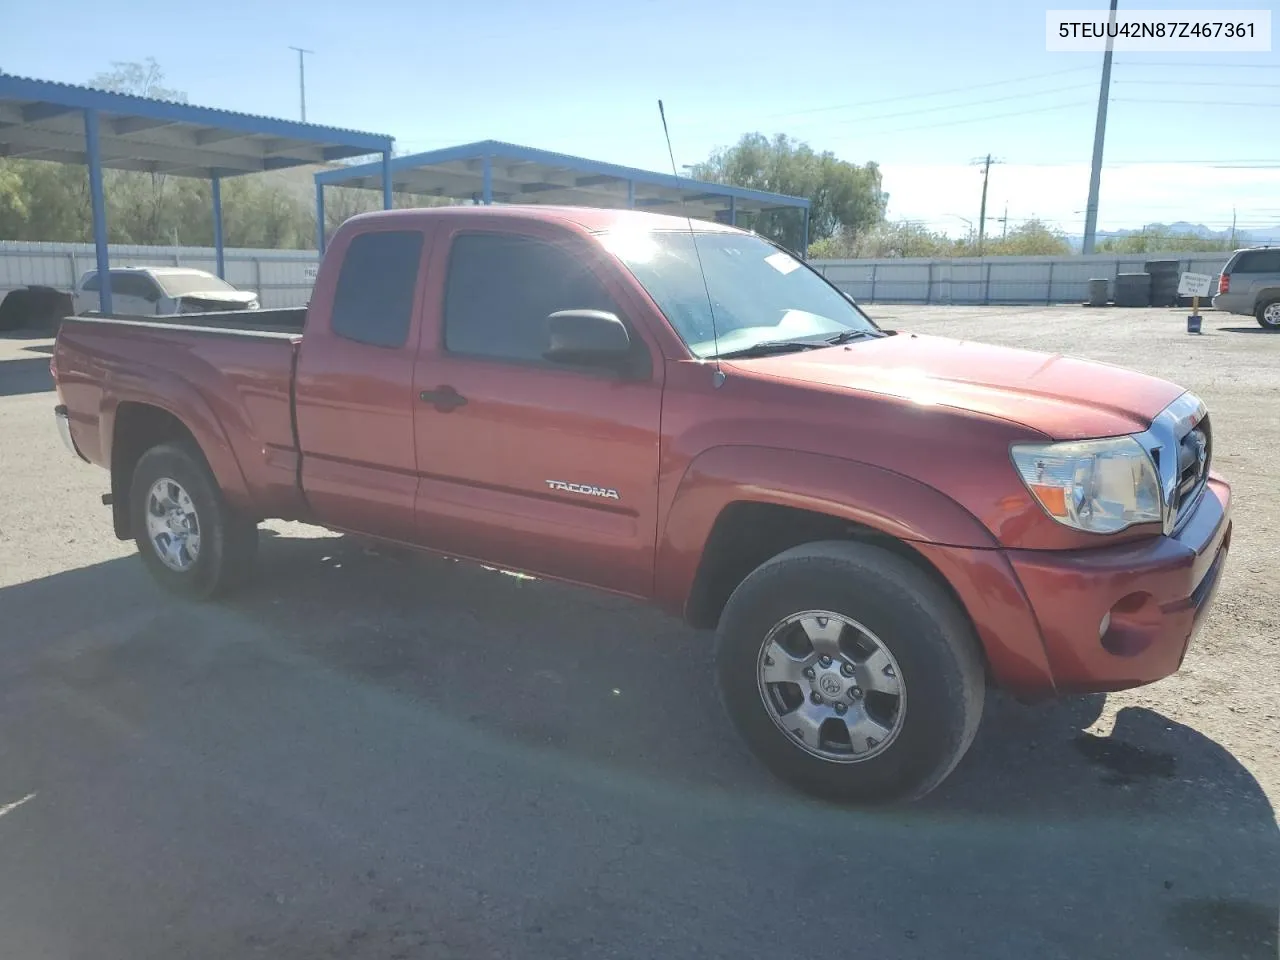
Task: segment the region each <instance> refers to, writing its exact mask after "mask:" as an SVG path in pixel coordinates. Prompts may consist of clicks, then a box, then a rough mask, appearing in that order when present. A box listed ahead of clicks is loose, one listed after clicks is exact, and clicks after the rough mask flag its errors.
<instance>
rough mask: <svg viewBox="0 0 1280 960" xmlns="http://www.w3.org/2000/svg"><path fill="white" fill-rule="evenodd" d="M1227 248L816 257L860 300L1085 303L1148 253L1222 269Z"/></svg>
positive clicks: (1183, 266)
mask: <svg viewBox="0 0 1280 960" xmlns="http://www.w3.org/2000/svg"><path fill="white" fill-rule="evenodd" d="M1230 256H1231V255H1230V254H1229V253H1213V254H1192V255H1189V254H1178V253H1164V254H1161V253H1150V254H1143V255H1141V256H1122V257H1117V256H1114V255H1105V254H1094V255H1090V256H1087V257H1084V256H1065V257H982V258H978V257H972V258H964V259H955V260H925V259H914V258H913V259H896V260H893V259H889V260H814V261H813V262H812V263H813V266H814V267H815V268H816V269H817V270H818V271H820V272H821V273H822V274H823V275H825V276H826V278H827V279H828V280H830V281H831V282H832V283H834V284H835V285H836V286H837V287H839V288H840V289H841V290H843V291H845V292H846V293H848V294H850V295H851V296H852V297H853V298H854V299H855V300H857V301H859V302H861V303H876V302H877V301H878V302H880V303H940V304H946V303H957V304H992V303H1011V304H1012V303H1020V304H1025V303H1045V304H1048V303H1081V302H1083V301H1084V300H1086V299H1088V296H1089V280H1090V279H1093V278H1095V277H1106V278H1107V279H1108V280H1114V279H1115V277H1116V274H1117V273H1141V272H1142V269H1143V264H1145V263H1146V262H1147V261H1149V260H1177V261H1178V262H1179V264H1180V267H1179V269H1180V270H1182V271H1189V272H1191V273H1207V274H1210V275H1211V276H1217V275H1218V273H1219V272H1220V271H1221V270H1222V268H1223V266H1224V265H1225V264H1226V262H1227V258H1228V257H1230Z"/></svg>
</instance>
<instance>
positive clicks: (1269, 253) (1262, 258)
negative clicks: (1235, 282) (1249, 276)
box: [1231, 250, 1280, 273]
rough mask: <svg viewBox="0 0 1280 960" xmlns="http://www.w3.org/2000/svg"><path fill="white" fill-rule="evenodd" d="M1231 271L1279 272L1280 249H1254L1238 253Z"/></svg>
mask: <svg viewBox="0 0 1280 960" xmlns="http://www.w3.org/2000/svg"><path fill="white" fill-rule="evenodd" d="M1231 272H1232V273H1280V250H1254V251H1251V252H1249V253H1242V254H1240V262H1239V263H1237V264H1236V265H1235V267H1234V268H1232V270H1231Z"/></svg>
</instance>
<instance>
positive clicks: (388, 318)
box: [333, 230, 422, 347]
mask: <svg viewBox="0 0 1280 960" xmlns="http://www.w3.org/2000/svg"><path fill="white" fill-rule="evenodd" d="M421 260H422V233H421V232H419V231H417V230H388V231H381V232H377V233H362V234H359V235H358V236H357V237H356V238H355V239H354V240H352V241H351V243H350V244H349V245H348V246H347V253H346V256H344V257H343V258H342V269H341V270H340V271H339V273H338V289H337V290H336V291H335V292H334V295H333V332H334V333H336V334H337V335H338V336H340V337H345V338H346V339H348V340H356V341H358V342H360V343H368V344H372V345H373V346H375V347H402V346H404V343H405V341H406V340H407V339H408V337H409V324H410V322H411V320H412V319H413V294H414V290H415V289H416V288H417V285H418V264H419V262H421Z"/></svg>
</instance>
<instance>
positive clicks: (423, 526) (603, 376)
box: [414, 224, 663, 596]
mask: <svg viewBox="0 0 1280 960" xmlns="http://www.w3.org/2000/svg"><path fill="white" fill-rule="evenodd" d="M566 232H567V231H566V230H565V229H564V228H557V227H553V226H544V225H539V224H523V225H520V226H519V227H518V229H516V230H510V231H507V230H502V229H500V228H495V229H494V230H492V231H474V230H466V231H462V230H458V231H454V232H451V233H449V234H448V235H447V236H446V235H445V234H444V232H443V231H442V235H441V237H440V238H439V239H438V241H437V242H438V243H439V244H441V249H442V250H443V249H446V248H445V247H444V244H446V243H448V244H449V246H448V248H447V250H448V256H447V258H446V257H436V258H435V260H434V261H433V270H432V278H431V281H430V282H429V284H428V288H427V296H426V301H425V303H424V325H423V339H422V342H421V344H420V348H419V355H418V356H419V359H418V365H417V370H416V372H415V381H414V390H415V393H416V394H417V395H418V397H419V399H418V402H417V406H416V408H415V414H414V424H415V431H416V434H417V462H418V471H419V483H418V496H417V522H418V528H419V536H420V538H421V540H422V542H423V543H425V544H427V545H429V546H432V547H434V548H436V549H440V550H444V551H446V552H450V553H455V554H458V555H461V556H468V557H473V558H476V559H481V560H485V561H488V562H491V563H494V564H496V565H499V566H506V567H512V568H515V569H519V570H528V571H531V572H535V573H541V574H544V575H548V576H553V577H559V578H563V579H567V580H573V581H577V582H583V583H590V584H593V585H595V586H600V587H604V588H606V589H612V590H617V591H620V592H623V593H629V594H633V595H637V596H647V595H649V594H650V593H651V591H652V582H653V555H654V542H655V537H656V510H657V474H658V438H659V419H660V415H661V408H662V370H663V365H662V362H661V355H660V353H659V352H658V350H657V349H656V347H655V345H654V344H653V343H652V342H651V341H650V340H649V339H648V336H649V334H648V333H647V331H645V330H644V328H643V325H641V324H637V323H635V322H633V321H634V319H635V318H634V316H628V313H632V314H634V313H636V312H638V310H639V309H642V303H641V302H637V301H636V299H635V295H634V292H629V291H628V290H627V287H626V283H625V278H623V277H622V276H620V271H621V268H620V267H619V266H617V265H616V264H612V263H611V261H607V260H606V259H605V258H604V257H603V254H602V251H600V249H599V248H598V247H596V246H595V244H594V243H592V242H590V241H589V240H587V239H586V238H578V237H572V236H570V237H566V236H565V234H566ZM610 268H612V269H610ZM571 309H595V310H606V311H609V312H612V313H615V314H617V315H618V316H619V318H620V319H622V320H623V322H624V324H626V325H627V327H628V332H629V334H630V336H631V339H632V344H633V349H634V350H635V351H636V357H635V360H636V366H635V367H634V369H633V370H632V371H630V372H628V373H619V372H617V371H616V370H606V369H590V368H586V367H570V366H565V365H561V364H554V363H551V362H548V361H546V360H545V359H543V356H542V354H543V351H544V350H545V349H546V347H547V345H548V337H547V327H546V318H547V316H548V314H550V313H553V312H555V311H557V310H571Z"/></svg>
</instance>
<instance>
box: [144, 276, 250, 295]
mask: <svg viewBox="0 0 1280 960" xmlns="http://www.w3.org/2000/svg"><path fill="white" fill-rule="evenodd" d="M156 282H157V283H159V284H160V286H161V288H162V289H163V290H164V292H165V296H168V297H182V296H186V295H187V294H189V293H215V292H219V293H226V292H228V291H230V292H233V293H234V292H235V289H236V288H235V287H233V286H232V285H231V284H229V283H227V281H225V280H220V279H219V278H217V277H215V276H214V275H213V274H211V273H200V272H198V271H195V270H193V271H192V272H191V273H165V274H160V275H158V276H157V277H156Z"/></svg>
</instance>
